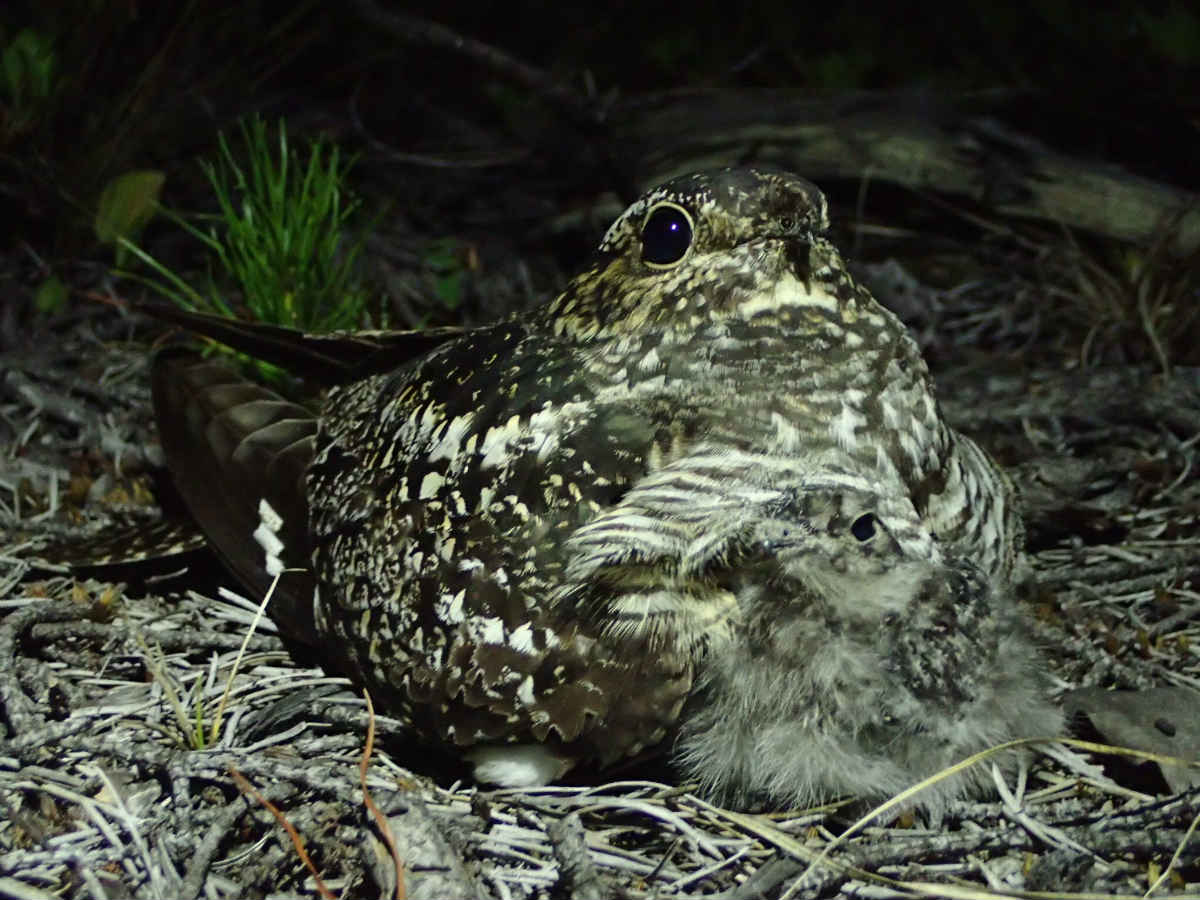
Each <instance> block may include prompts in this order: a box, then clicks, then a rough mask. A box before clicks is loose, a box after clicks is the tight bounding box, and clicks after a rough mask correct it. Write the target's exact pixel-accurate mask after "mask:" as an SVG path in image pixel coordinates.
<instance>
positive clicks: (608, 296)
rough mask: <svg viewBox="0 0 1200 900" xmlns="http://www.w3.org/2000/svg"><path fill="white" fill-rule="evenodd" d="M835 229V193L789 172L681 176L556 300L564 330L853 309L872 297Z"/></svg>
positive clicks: (774, 318)
mask: <svg viewBox="0 0 1200 900" xmlns="http://www.w3.org/2000/svg"><path fill="white" fill-rule="evenodd" d="M828 226H829V212H828V204H827V203H826V200H825V196H824V195H823V194H822V193H821V191H820V190H819V189H818V188H817V187H816V186H815V185H813V184H812V183H811V182H808V181H805V180H804V179H803V178H800V177H798V176H796V175H792V174H790V173H788V172H782V171H777V170H768V169H747V168H742V169H738V168H730V169H719V170H714V171H710V172H700V173H697V174H692V175H684V176H680V177H678V178H675V179H673V180H671V181H668V182H667V183H665V184H663V185H661V186H659V187H656V188H654V189H653V190H650V191H648V192H647V193H645V194H643V195H642V196H641V197H640V198H639V199H638V200H637V201H636V202H635V203H633V205H632V206H630V207H629V208H628V209H627V210H625V212H624V213H622V214H621V216H620V217H619V218H618V219H617V220H616V221H615V222H614V223H613V224H612V226H611V227H610V228H609V229H608V232H607V234H605V236H604V239H603V241H601V243H600V247H599V250H598V251H597V254H596V256H595V258H594V259H593V261H592V264H591V265H590V266H589V267H588V268H587V269H586V270H585V271H584V272H583V273H581V274H580V275H579V276H577V277H576V278H574V279H573V280H572V281H571V283H570V284H569V285H568V287H567V289H566V291H564V292H563V293H562V294H561V295H560V296H559V297H558V298H557V299H556V300H555V301H554V302H553V303H552V304H551V305H550V307H549V311H550V313H551V317H552V320H553V321H554V322H555V330H556V331H557V332H558V333H559V334H561V335H564V336H567V337H574V338H578V339H583V340H587V339H591V338H596V337H600V338H602V337H606V336H620V335H631V334H637V333H641V332H645V331H648V330H659V329H666V330H670V329H672V328H680V329H683V330H695V329H696V328H698V327H700V326H703V325H704V324H707V323H712V322H721V321H725V320H744V321H748V322H753V323H754V324H763V325H778V324H784V325H786V324H788V323H789V322H793V321H799V320H802V319H803V318H804V317H806V316H813V315H823V316H830V315H835V316H838V317H844V316H845V314H846V312H847V311H848V312H849V314H850V315H851V317H853V316H854V307H856V306H857V305H861V304H862V302H863V297H862V295H861V294H860V292H859V291H858V290H857V289H856V288H855V287H854V285H853V282H852V281H851V280H850V279H849V276H848V275H847V274H846V272H845V269H844V267H843V265H842V263H841V259H840V257H839V255H838V254H837V251H836V250H835V249H834V248H833V247H832V245H831V244H829V242H828V241H826V240H825V239H824V238H823V237H822V234H823V233H824V231H825V230H826V229H827V228H828ZM872 305H873V304H872ZM847 307H848V308H849V309H848V310H847V309H846V308H847ZM822 310H823V311H824V312H823V313H822Z"/></svg>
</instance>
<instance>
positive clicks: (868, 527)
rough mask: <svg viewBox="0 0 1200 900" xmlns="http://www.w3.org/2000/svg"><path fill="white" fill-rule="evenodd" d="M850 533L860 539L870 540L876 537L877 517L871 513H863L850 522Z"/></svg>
mask: <svg viewBox="0 0 1200 900" xmlns="http://www.w3.org/2000/svg"><path fill="white" fill-rule="evenodd" d="M850 533H851V534H852V535H854V537H855V538H857V539H858V540H860V541H869V540H870V539H871V538H873V537H875V517H874V516H873V515H871V514H870V513H863V514H862V515H861V516H859V517H858V518H857V519H855V520H854V521H853V522H851V523H850Z"/></svg>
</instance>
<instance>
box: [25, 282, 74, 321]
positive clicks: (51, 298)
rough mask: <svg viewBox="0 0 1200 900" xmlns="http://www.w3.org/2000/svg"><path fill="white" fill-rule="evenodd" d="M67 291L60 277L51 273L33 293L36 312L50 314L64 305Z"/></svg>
mask: <svg viewBox="0 0 1200 900" xmlns="http://www.w3.org/2000/svg"><path fill="white" fill-rule="evenodd" d="M69 293H70V292H69V291H68V290H67V286H66V285H65V284H63V283H62V279H60V278H59V277H58V276H57V275H51V276H50V277H49V278H47V279H46V280H45V281H43V282H42V283H41V285H39V287H38V289H37V293H36V294H34V295H33V305H34V306H36V307H37V310H38V312H42V313H45V314H47V315H51V314H53V313H56V312H59V311H60V310H61V309H62V308H63V307H64V306H65V305H66V303H67V296H68V294H69Z"/></svg>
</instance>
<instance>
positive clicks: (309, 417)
mask: <svg viewBox="0 0 1200 900" xmlns="http://www.w3.org/2000/svg"><path fill="white" fill-rule="evenodd" d="M151 380H152V390H153V397H154V412H155V418H156V419H157V420H158V427H159V434H160V438H161V440H162V447H163V453H164V455H165V457H166V460H167V468H168V469H169V470H170V472H171V474H172V476H173V477H174V479H175V484H176V488H177V489H178V491H179V493H180V495H181V496H182V497H183V500H184V503H185V504H186V505H187V507H188V510H189V512H190V513H191V514H192V516H193V518H195V520H196V522H197V523H198V524H199V526H200V528H201V530H202V531H203V532H204V534H205V536H206V537H207V539H208V541H209V543H210V545H211V546H212V547H213V549H214V550H215V551H216V552H217V554H218V555H219V556H220V557H221V558H222V559H223V560H224V561H225V564H226V565H227V566H228V567H229V569H230V570H231V571H232V572H233V573H234V574H235V575H236V576H237V578H238V579H239V580H240V581H241V582H242V584H243V586H244V587H245V588H246V589H247V590H248V591H249V592H250V593H251V594H252V595H254V596H259V597H261V596H263V595H264V594H265V592H266V591H267V590H269V589H270V588H271V586H272V583H273V582H274V580H275V576H276V574H279V573H281V572H282V573H283V574H280V578H279V583H278V584H277V585H276V586H275V592H274V594H273V595H272V601H271V612H272V617H273V618H274V619H275V620H276V621H277V622H278V623H279V624H280V626H281V627H282V628H284V629H285V630H286V631H287V632H288V633H290V634H291V635H292V636H293V637H296V638H298V639H300V640H305V641H311V640H312V639H313V635H314V631H313V613H312V594H313V587H314V584H315V580H314V578H313V576H312V573H311V571H310V570H309V566H310V556H311V554H310V549H309V542H308V503H307V500H306V497H305V487H304V472H305V470H306V468H307V466H308V463H309V461H310V460H311V459H312V454H313V445H314V439H315V436H316V432H317V423H316V417H315V416H314V414H313V413H312V412H311V411H310V410H308V409H306V408H305V407H303V406H300V405H298V404H295V403H290V402H288V401H286V400H284V399H283V398H282V397H280V396H278V395H277V394H275V393H274V392H272V391H270V390H269V389H267V388H265V387H262V386H260V385H257V384H254V383H252V382H249V381H247V380H245V379H244V378H242V376H240V375H239V374H237V373H236V372H234V371H233V370H231V369H230V368H228V367H227V366H225V365H222V364H220V363H215V362H211V361H208V360H204V359H202V358H200V357H198V356H197V355H195V354H193V353H188V352H182V351H178V350H167V351H164V352H163V353H160V354H159V355H158V356H157V357H156V358H155V361H154V367H153V373H152V376H151ZM291 570H299V571H291Z"/></svg>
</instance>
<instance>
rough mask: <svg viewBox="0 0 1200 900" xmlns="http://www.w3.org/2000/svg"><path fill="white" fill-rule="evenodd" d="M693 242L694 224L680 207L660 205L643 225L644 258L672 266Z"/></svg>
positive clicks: (658, 263)
mask: <svg viewBox="0 0 1200 900" xmlns="http://www.w3.org/2000/svg"><path fill="white" fill-rule="evenodd" d="M691 243H692V223H691V220H690V219H689V218H688V216H687V213H685V212H684V211H683V210H682V209H680V208H679V207H678V206H660V207H658V208H657V209H655V210H654V211H653V212H651V213H650V215H648V216H647V217H646V223H645V224H644V225H643V226H642V261H643V262H648V263H651V264H653V265H657V266H669V265H671V264H672V263H677V262H679V261H680V260H681V259H683V257H684V254H686V253H687V250H688V247H689V246H691Z"/></svg>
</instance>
